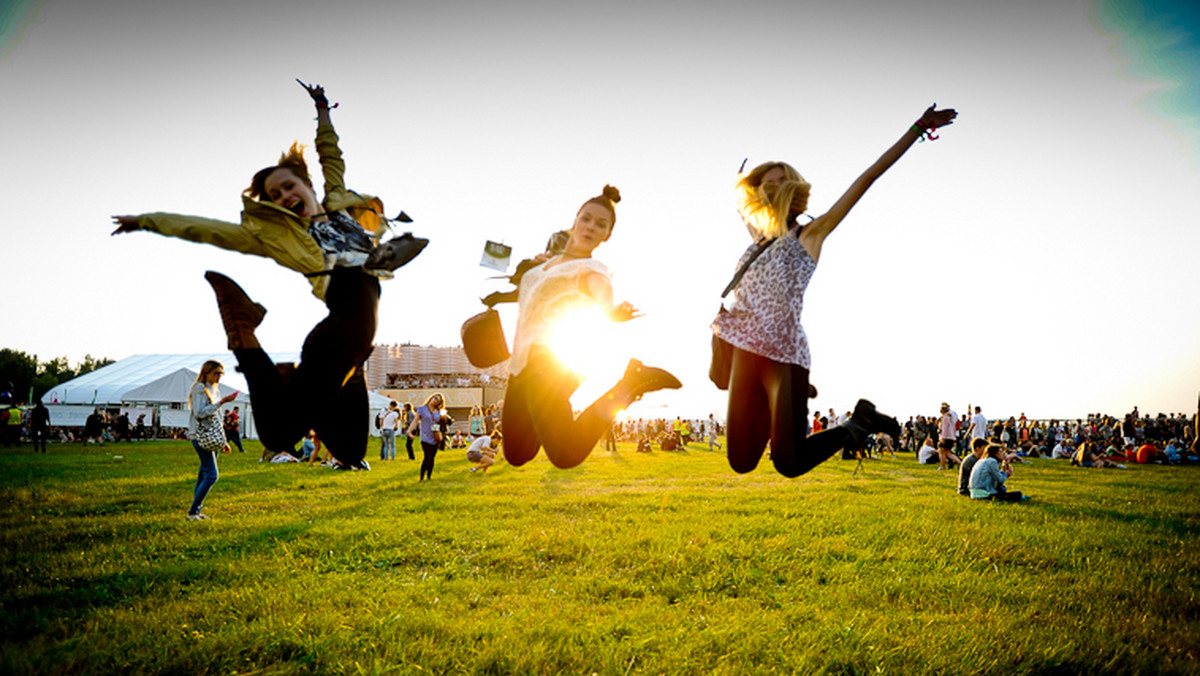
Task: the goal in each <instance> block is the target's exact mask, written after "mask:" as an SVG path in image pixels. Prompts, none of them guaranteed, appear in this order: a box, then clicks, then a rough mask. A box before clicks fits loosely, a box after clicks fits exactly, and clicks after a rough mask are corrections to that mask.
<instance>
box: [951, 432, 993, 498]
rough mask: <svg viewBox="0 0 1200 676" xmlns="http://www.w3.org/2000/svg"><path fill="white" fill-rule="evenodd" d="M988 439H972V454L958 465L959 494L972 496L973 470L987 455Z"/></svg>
mask: <svg viewBox="0 0 1200 676" xmlns="http://www.w3.org/2000/svg"><path fill="white" fill-rule="evenodd" d="M987 447H988V441H987V439H979V438H976V439H972V440H971V454H970V455H968V456H967V457H965V458H963V461H962V464H960V465H959V466H958V494H959V495H965V496H967V497H971V472H972V471H973V470H974V469H975V465H976V464H977V463H978V462H979V460H980V459H982V458H983V456H985V455H987Z"/></svg>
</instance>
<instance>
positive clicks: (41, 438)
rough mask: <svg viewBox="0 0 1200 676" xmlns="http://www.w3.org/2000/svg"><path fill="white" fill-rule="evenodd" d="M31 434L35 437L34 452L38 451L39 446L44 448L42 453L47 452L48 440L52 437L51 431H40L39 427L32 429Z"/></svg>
mask: <svg viewBox="0 0 1200 676" xmlns="http://www.w3.org/2000/svg"><path fill="white" fill-rule="evenodd" d="M30 434H32V435H33V450H34V452H36V451H37V450H38V444H41V446H42V453H45V452H46V439H47V438H48V437H49V436H50V430H48V429H39V428H37V427H31V428H30Z"/></svg>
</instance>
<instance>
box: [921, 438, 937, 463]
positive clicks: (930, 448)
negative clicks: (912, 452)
mask: <svg viewBox="0 0 1200 676" xmlns="http://www.w3.org/2000/svg"><path fill="white" fill-rule="evenodd" d="M917 462H918V463H920V464H922V465H933V464H936V463H937V462H938V449H937V448H935V447H934V445H933V437H925V443H923V444H921V448H920V450H918V451H917Z"/></svg>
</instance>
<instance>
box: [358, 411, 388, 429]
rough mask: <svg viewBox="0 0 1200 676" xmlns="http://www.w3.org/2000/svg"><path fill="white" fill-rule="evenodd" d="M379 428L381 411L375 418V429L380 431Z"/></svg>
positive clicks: (381, 420) (381, 416)
mask: <svg viewBox="0 0 1200 676" xmlns="http://www.w3.org/2000/svg"><path fill="white" fill-rule="evenodd" d="M381 427H383V411H380V412H379V414H378V415H376V416H375V429H380V428H381ZM360 429H361V428H360Z"/></svg>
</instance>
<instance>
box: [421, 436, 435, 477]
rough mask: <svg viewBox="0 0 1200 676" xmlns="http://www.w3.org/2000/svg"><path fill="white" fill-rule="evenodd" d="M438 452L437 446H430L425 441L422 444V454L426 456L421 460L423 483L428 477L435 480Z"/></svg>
mask: <svg viewBox="0 0 1200 676" xmlns="http://www.w3.org/2000/svg"><path fill="white" fill-rule="evenodd" d="M437 452H438V447H437V444H430V443H427V442H424V441H422V442H421V453H423V454H424V456H425V457H423V458H422V459H421V480H422V481H423V480H424V479H425V478H426V477H428V478H430V479H432V478H433V461H434V459H435V458H437Z"/></svg>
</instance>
